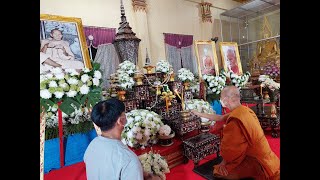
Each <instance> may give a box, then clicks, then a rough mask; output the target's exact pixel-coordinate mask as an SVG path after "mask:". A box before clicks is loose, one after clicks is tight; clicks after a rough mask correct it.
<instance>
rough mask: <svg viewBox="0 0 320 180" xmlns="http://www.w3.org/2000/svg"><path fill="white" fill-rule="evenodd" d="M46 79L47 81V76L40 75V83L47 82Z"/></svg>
mask: <svg viewBox="0 0 320 180" xmlns="http://www.w3.org/2000/svg"><path fill="white" fill-rule="evenodd" d="M46 79H47V78H46V76H45V75H40V83H41V82H42V81H44V80H46Z"/></svg>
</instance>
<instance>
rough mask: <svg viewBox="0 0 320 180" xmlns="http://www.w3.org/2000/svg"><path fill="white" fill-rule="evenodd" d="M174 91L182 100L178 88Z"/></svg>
mask: <svg viewBox="0 0 320 180" xmlns="http://www.w3.org/2000/svg"><path fill="white" fill-rule="evenodd" d="M174 92H175V93H176V95H177V96H178V97H179V99H180V100H181V97H180V95H179V93H178V90H177V89H175V90H174Z"/></svg>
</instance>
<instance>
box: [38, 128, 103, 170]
mask: <svg viewBox="0 0 320 180" xmlns="http://www.w3.org/2000/svg"><path fill="white" fill-rule="evenodd" d="M96 136H97V133H96V130H95V129H93V130H91V131H89V132H87V133H77V134H73V135H69V136H68V137H67V138H66V139H65V142H64V148H65V152H64V158H65V159H64V162H65V166H68V165H72V164H75V163H78V162H81V161H83V156H84V152H85V150H86V149H87V147H88V145H89V143H90V142H91V141H92V140H93V139H94V138H95V137H96ZM59 168H61V167H60V144H59V138H54V139H49V140H46V141H45V142H44V173H48V172H49V171H51V170H54V169H59Z"/></svg>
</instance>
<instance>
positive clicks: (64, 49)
mask: <svg viewBox="0 0 320 180" xmlns="http://www.w3.org/2000/svg"><path fill="white" fill-rule="evenodd" d="M53 67H61V68H62V69H82V68H84V67H86V68H89V69H91V67H92V65H91V61H90V56H89V52H88V47H87V43H86V39H85V35H84V31H83V26H82V20H81V19H80V18H76V17H64V16H58V15H50V14H40V70H43V71H48V70H50V69H51V68H53Z"/></svg>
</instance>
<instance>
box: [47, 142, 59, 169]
mask: <svg viewBox="0 0 320 180" xmlns="http://www.w3.org/2000/svg"><path fill="white" fill-rule="evenodd" d="M59 168H60V145H59V138H54V139H49V140H46V141H44V173H48V172H49V171H50V170H52V169H59Z"/></svg>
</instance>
